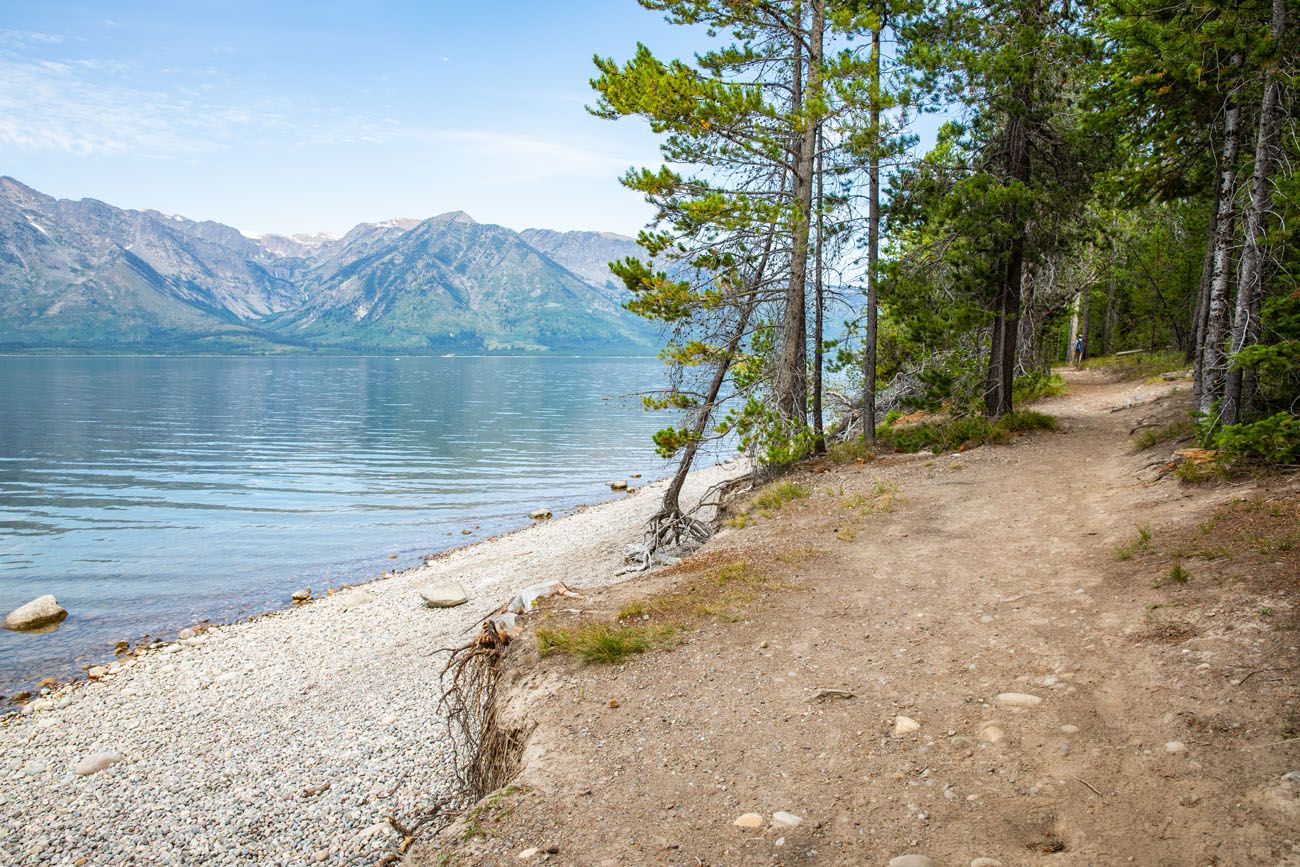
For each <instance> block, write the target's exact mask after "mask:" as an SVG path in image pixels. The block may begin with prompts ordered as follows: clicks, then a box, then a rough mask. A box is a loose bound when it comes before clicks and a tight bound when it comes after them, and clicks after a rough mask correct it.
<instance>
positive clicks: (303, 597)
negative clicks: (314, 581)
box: [289, 587, 311, 602]
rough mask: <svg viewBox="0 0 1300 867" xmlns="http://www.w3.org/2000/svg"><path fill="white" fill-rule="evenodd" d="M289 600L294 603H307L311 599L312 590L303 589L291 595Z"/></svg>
mask: <svg viewBox="0 0 1300 867" xmlns="http://www.w3.org/2000/svg"><path fill="white" fill-rule="evenodd" d="M289 598H290V599H292V600H293V601H294V602H306V601H307V600H308V599H310V598H311V588H310V587H303V588H302V589H300V590H295V591H293V592H292V593H290V594H289Z"/></svg>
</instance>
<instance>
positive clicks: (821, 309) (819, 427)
mask: <svg viewBox="0 0 1300 867" xmlns="http://www.w3.org/2000/svg"><path fill="white" fill-rule="evenodd" d="M823 146H824V145H823V143H822V132H821V125H820V124H818V126H817V249H816V252H814V253H813V281H814V282H813V305H814V311H815V312H814V316H813V368H812V375H813V452H814V453H816V454H819V455H824V454H826V425H825V420H824V419H823V418H822V363H823V358H822V354H823V353H822V333H823V331H824V324H825V318H826V295H825V286H824V285H823V284H822V252H823V251H822V246H823V243H824V240H825V233H826V218H825V215H824V214H823V213H822V206H823V205H824V203H825V189H824V183H823V181H824V177H823V174H822V169H823V166H822V147H823Z"/></svg>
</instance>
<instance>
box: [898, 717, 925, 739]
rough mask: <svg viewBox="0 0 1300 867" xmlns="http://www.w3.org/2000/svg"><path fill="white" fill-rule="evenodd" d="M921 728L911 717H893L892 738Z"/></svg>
mask: <svg viewBox="0 0 1300 867" xmlns="http://www.w3.org/2000/svg"><path fill="white" fill-rule="evenodd" d="M920 727H921V724H920V723H919V722H917V721H916V720H914V719H912V718H911V717H907V716H896V717H894V737H901V736H902V735H906V734H911V733H912V732H914V731H916V730H917V729H919V728H920Z"/></svg>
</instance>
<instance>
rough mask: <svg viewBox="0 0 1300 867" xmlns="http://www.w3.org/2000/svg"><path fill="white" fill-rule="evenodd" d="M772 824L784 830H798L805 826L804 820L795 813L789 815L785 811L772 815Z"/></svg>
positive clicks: (778, 811)
mask: <svg viewBox="0 0 1300 867" xmlns="http://www.w3.org/2000/svg"><path fill="white" fill-rule="evenodd" d="M772 824H773V825H776V826H777V827H778V828H782V829H788V828H798V827H799V826H800V825H802V824H803V819H800V818H799V817H798V816H796V815H795V814H794V813H787V812H786V811H785V810H777V811H776V812H775V813H773V814H772Z"/></svg>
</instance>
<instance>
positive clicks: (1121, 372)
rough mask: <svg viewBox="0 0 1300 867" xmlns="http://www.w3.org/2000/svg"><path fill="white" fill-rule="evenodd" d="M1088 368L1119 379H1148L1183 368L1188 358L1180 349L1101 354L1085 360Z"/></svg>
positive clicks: (1084, 365)
mask: <svg viewBox="0 0 1300 867" xmlns="http://www.w3.org/2000/svg"><path fill="white" fill-rule="evenodd" d="M1083 367H1084V369H1086V370H1100V371H1102V372H1104V373H1107V374H1109V375H1110V376H1112V377H1114V378H1115V379H1119V380H1126V381H1127V380H1135V379H1148V378H1150V377H1153V376H1159V375H1160V374H1162V373H1169V372H1170V371H1174V370H1183V369H1185V368H1186V367H1187V360H1186V358H1184V357H1183V354H1182V353H1181V352H1178V351H1176V350H1175V351H1171V350H1161V351H1159V352H1138V353H1135V354H1133V355H1101V356H1098V357H1096V358H1089V359H1087V360H1086V361H1084V362H1083Z"/></svg>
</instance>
